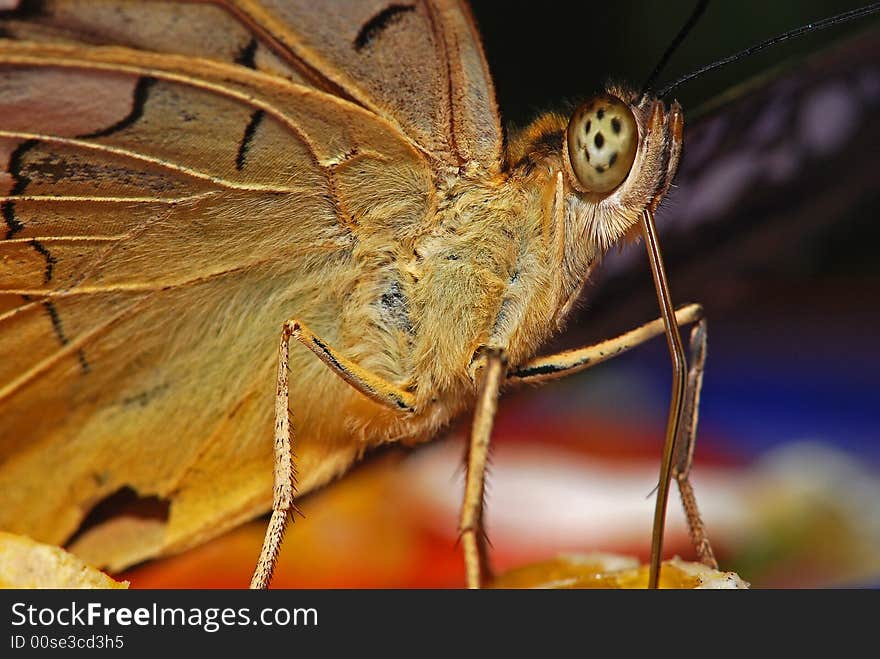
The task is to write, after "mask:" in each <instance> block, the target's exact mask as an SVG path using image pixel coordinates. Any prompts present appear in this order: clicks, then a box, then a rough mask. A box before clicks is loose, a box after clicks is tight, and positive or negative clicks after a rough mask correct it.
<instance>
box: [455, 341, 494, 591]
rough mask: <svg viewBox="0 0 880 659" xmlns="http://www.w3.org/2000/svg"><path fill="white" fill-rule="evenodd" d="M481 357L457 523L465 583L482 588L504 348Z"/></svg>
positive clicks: (487, 570) (486, 571)
mask: <svg viewBox="0 0 880 659" xmlns="http://www.w3.org/2000/svg"><path fill="white" fill-rule="evenodd" d="M479 359H480V362H482V363H480V364H479V371H481V372H480V373H479V374H478V375H477V377H480V378H481V379H482V382H481V384H480V394H479V398H478V399H477V408H476V410H475V411H474V421H473V427H472V428H471V440H470V446H469V449H468V459H467V479H466V481H465V488H464V501H463V502H462V506H461V519H460V522H459V527H458V528H459V533H460V534H461V544H462V549H463V551H464V565H465V583H466V584H467V587H468V588H479V587H480V586H481V585H483V584H484V583H485V582H486V581H487V580H488V579H489V578H490V568H489V554H488V548H487V546H486V544H487V541H486V534H485V532H484V530H483V502H484V499H483V497H484V494H485V480H486V467H487V464H488V460H489V441H490V439H491V435H492V424H493V422H494V420H495V411H496V409H497V407H498V393H499V391H500V389H501V382H502V379H503V373H504V368H505V366H506V360H505V357H504V353H503V352H502V351H501V350H497V349H491V350H486V351H485V352H484V353H482V355H481V357H480V358H479Z"/></svg>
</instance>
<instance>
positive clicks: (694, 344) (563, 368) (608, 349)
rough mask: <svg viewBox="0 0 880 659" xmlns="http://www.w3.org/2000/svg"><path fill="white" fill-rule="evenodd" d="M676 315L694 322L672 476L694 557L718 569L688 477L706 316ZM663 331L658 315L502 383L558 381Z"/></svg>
mask: <svg viewBox="0 0 880 659" xmlns="http://www.w3.org/2000/svg"><path fill="white" fill-rule="evenodd" d="M675 319H676V322H677V324H678V325H686V324H689V323H696V325H695V326H694V329H693V330H692V332H691V340H690V352H691V359H690V364H691V365H690V370H689V371H688V378H687V385H686V388H685V397H684V413H683V417H682V418H683V420H684V422H683V423H682V425H681V427H680V428H679V432H678V435H677V437H676V441H675V452H674V454H673V464H672V474H673V476H674V478H675V480H676V482H677V483H678V489H679V492H680V493H681V500H682V505H683V506H684V510H685V514H686V516H687V522H688V530H689V532H690V536H691V540H692V541H693V543H694V548H695V549H696V551H697V555H698V557H699V559H700V561H701V562H702V563H704V564H706V565H708V566H709V567H712V568H714V569H718V563H717V562H716V561H715V555H714V553H713V552H712V547H711V545H710V544H709V538H708V536H707V534H706V527H705V525H704V524H703V520H702V518H701V516H700V512H699V509H698V508H697V500H696V497H695V495H694V488H693V486H692V485H691V482H690V478H689V477H690V470H691V465H692V462H693V456H694V444H695V442H696V434H697V419H698V416H699V408H700V391H701V389H702V386H703V371H704V369H705V365H706V334H707V327H706V320H705V318H704V317H703V308H702V307H701V306H700V305H698V304H689V305H687V306H684V307H682V308H680V309H678V310H677V311H676V312H675ZM663 332H664V325H663V320H662V319H660V318H658V319H657V320H653V321H651V322H650V323H646V324H644V325H642V326H641V327H637V328H636V329H634V330H631V331H629V332H626V333H624V334H621V335H620V336H616V337H614V338H613V339H608V340H607V341H602V342H601V343H596V344H594V345H591V346H586V347H583V348H578V349H575V350H569V351H566V352H562V353H559V354H556V355H548V356H546V357H538V358H536V359H533V360H531V361H529V362H527V363H525V364H523V365H521V366H519V367H517V368H516V369H515V370H512V371H511V372H510V373H509V374H508V376H507V381H508V382H511V383H515V382H529V383H540V382H546V381H548V380H557V379H559V378H563V377H565V376H567V375H572V374H574V373H579V372H580V371H583V370H586V369H587V368H590V367H591V366H595V365H596V364H599V363H601V362H603V361H605V360H607V359H611V358H612V357H616V356H617V355H619V354H621V353H624V352H626V351H628V350H630V349H632V348H634V347H636V346H638V345H641V344H642V343H644V342H645V341H648V340H649V339H652V338H654V337H656V336H659V335H661V334H663Z"/></svg>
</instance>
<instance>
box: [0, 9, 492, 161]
mask: <svg viewBox="0 0 880 659" xmlns="http://www.w3.org/2000/svg"><path fill="white" fill-rule="evenodd" d="M7 2H10V0H7ZM11 4H12V5H14V6H15V7H16V8H15V9H12V10H10V11H7V12H0V21H2V22H0V30H2V33H5V34H6V35H7V36H10V37H13V38H17V39H27V40H40V41H45V40H50V41H75V42H81V43H90V44H119V45H125V46H128V47H131V48H136V49H140V50H150V51H156V52H165V53H180V54H186V55H196V56H199V57H208V58H212V59H218V60H222V61H226V62H235V63H238V64H242V65H245V66H249V67H251V68H256V69H258V70H261V71H265V72H269V73H273V74H276V75H282V76H285V77H287V78H289V79H290V80H293V81H295V82H298V83H300V84H307V85H310V86H313V87H315V88H317V89H320V90H323V91H326V92H329V93H331V94H334V95H336V96H339V97H341V98H345V99H348V100H351V101H353V102H355V103H357V104H359V105H361V106H362V107H364V108H366V109H368V110H370V111H371V112H374V113H375V114H377V115H379V116H382V117H384V118H385V119H387V120H388V121H390V122H392V123H393V124H394V125H396V126H398V127H399V128H400V129H401V131H402V132H404V133H405V134H407V135H408V136H409V137H410V138H412V139H413V140H414V141H415V142H416V143H417V144H418V145H420V147H421V148H422V149H423V150H424V152H425V153H426V154H428V155H429V157H430V158H432V159H434V161H435V164H436V165H446V166H453V167H464V166H466V165H469V166H474V165H477V164H478V165H480V166H482V167H483V168H485V169H486V170H488V171H489V172H495V171H497V170H498V168H499V167H500V162H501V157H502V132H501V125H500V122H499V119H498V110H497V106H496V104H495V91H494V88H493V85H492V79H491V77H490V75H489V71H488V67H487V65H486V61H485V58H484V56H483V51H482V46H481V45H480V39H479V35H478V33H477V30H476V27H475V25H474V21H473V18H472V17H471V14H470V11H469V9H468V8H467V7H466V6H465V4H464V3H463V2H461V1H459V0H413V1H411V2H388V1H387V0H346V1H343V0H336V1H334V2H314V0H258V1H255V0H213V1H210V0H206V1H204V2H168V1H167V0H137V1H130V2H124V1H121V0H46V1H43V2H38V3H30V2H23V1H16V0H11Z"/></svg>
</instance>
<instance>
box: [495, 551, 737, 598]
mask: <svg viewBox="0 0 880 659" xmlns="http://www.w3.org/2000/svg"><path fill="white" fill-rule="evenodd" d="M493 587H494V588H647V587H648V566H647V565H640V564H639V562H638V560H636V559H635V558H632V557H629V556H618V555H615V554H598V553H597V554H580V555H564V556H558V557H556V558H552V559H550V560H547V561H542V562H540V563H534V564H532V565H527V566H524V567H519V568H515V569H513V570H510V571H508V572H505V573H504V574H502V575H499V576H498V577H497V578H496V579H495V581H494V582H493ZM748 587H749V584H748V582H746V581H743V580H742V579H741V578H740V577H739V575H737V574H736V573H735V572H719V571H718V570H713V569H711V568H708V567H706V566H705V565H703V564H702V563H691V562H688V561H683V560H681V559H680V558H679V557H678V556H676V557H675V558H673V559H672V560H668V561H664V562H663V565H662V567H661V569H660V588H693V589H723V590H726V589H743V588H748Z"/></svg>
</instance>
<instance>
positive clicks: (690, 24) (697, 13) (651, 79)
mask: <svg viewBox="0 0 880 659" xmlns="http://www.w3.org/2000/svg"><path fill="white" fill-rule="evenodd" d="M708 6H709V0H699V2H697V6H696V7H694V10H693V11H692V12H691V15H690V18H688V20H687V23H685V24H684V26H682V28H681V29H680V30H679V31H678V34H676V35H675V38H674V39H673V40H672V43H670V44H669V46H668V47H667V48H666V52H664V53H663V56H662V57H661V58H660V61H659V62H657V66H655V67H654V70H653V71H651V75H649V76H648V79H647V80H645V83H644V84H643V85H642V95H643V96H644V94H645V92H646V91H648V90H649V89H650V88H651V87H652V86H653V85H654V83H655V82H656V80H657V78H658V76H659V75H660V74H661V73H662V72H663V69H664V68H665V67H666V64H667V63H668V62H669V58H671V57H672V56H673V55H674V54H675V51H676V50H678V47H679V46H680V45H681V43H682V41H684V40H685V39H686V38H687V35H688V34H690V32H691V30H692V29H693V28H694V26H695V25H696V24H697V21H699V20H700V17H701V16H702V15H703V12H705V11H706V7H708Z"/></svg>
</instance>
